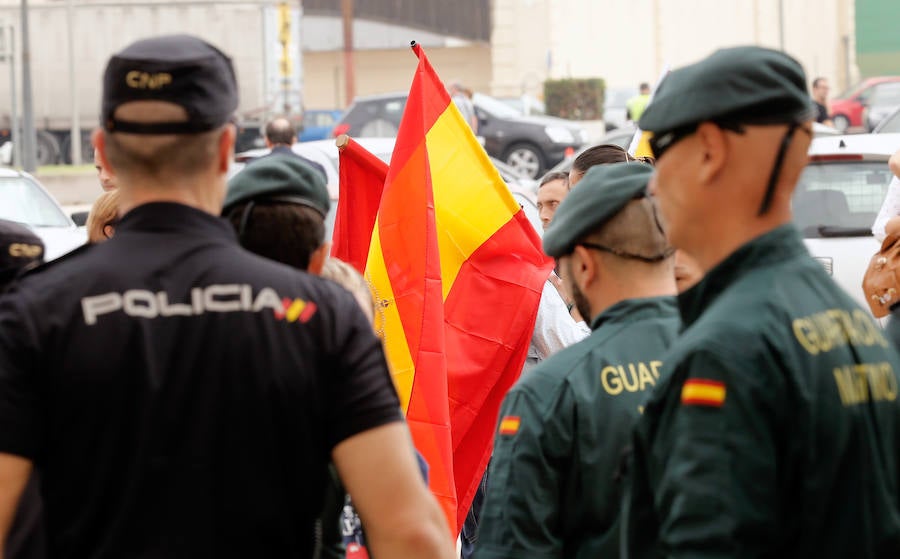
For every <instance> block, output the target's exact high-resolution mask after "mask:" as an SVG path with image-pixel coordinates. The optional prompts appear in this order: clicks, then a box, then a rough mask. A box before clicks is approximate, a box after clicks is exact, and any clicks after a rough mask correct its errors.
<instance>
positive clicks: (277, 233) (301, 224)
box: [226, 199, 325, 270]
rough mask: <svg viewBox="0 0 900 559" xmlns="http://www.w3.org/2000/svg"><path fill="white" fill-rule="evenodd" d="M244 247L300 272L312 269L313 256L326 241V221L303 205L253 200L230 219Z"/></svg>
mask: <svg viewBox="0 0 900 559" xmlns="http://www.w3.org/2000/svg"><path fill="white" fill-rule="evenodd" d="M226 217H227V219H228V221H230V222H231V225H232V227H234V230H235V231H237V233H238V240H239V241H240V243H241V246H243V247H244V248H246V249H247V250H249V251H250V252H253V253H256V254H258V255H260V256H264V257H266V258H268V259H270V260H275V261H276V262H281V263H282V264H287V265H288V266H292V267H294V268H297V269H299V270H306V269H308V268H309V261H310V258H311V257H312V254H313V252H315V251H316V249H318V248H319V247H321V246H322V243H323V242H324V240H325V221H324V219H322V215H321V214H320V213H319V212H317V211H316V210H314V209H312V208H310V207H308V206H303V205H300V204H285V203H279V202H276V201H270V200H265V199H261V200H249V201H247V202H243V203H240V204H238V205H236V206H234V207H233V208H231V209H230V210H229V212H228V215H227V216H226Z"/></svg>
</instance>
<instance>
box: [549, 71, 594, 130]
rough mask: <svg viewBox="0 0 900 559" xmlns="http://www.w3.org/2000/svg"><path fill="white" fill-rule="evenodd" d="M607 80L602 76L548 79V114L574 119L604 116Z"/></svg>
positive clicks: (592, 118)
mask: <svg viewBox="0 0 900 559" xmlns="http://www.w3.org/2000/svg"><path fill="white" fill-rule="evenodd" d="M605 90H606V82H604V81H603V79H602V78H584V79H565V80H547V81H545V82H544V103H546V105H547V114H548V115H553V116H558V117H561V118H569V119H572V120H600V119H602V118H603V99H604V92H605Z"/></svg>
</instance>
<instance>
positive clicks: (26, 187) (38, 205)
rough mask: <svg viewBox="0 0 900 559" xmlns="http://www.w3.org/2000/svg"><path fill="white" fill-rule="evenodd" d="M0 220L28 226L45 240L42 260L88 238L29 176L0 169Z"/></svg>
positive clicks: (51, 257) (72, 247)
mask: <svg viewBox="0 0 900 559" xmlns="http://www.w3.org/2000/svg"><path fill="white" fill-rule="evenodd" d="M0 219H7V220H10V221H15V222H18V223H21V224H23V225H25V226H27V227H29V228H30V229H31V230H32V231H34V233H35V234H36V235H37V236H38V237H40V238H41V240H43V241H44V260H53V259H54V258H57V257H59V256H62V255H63V254H65V253H67V252H69V251H71V250H72V249H74V248H76V247H79V246H81V245H83V244H84V243H85V242H86V241H87V235H86V234H85V231H84V229H83V228H79V227H77V226H76V225H75V223H74V222H72V219H71V218H70V217H69V216H68V215H66V213H65V212H64V211H63V210H62V208H61V207H60V206H59V204H58V203H57V202H56V200H55V199H54V198H53V196H51V195H50V193H49V192H47V191H46V190H45V189H44V187H43V186H41V184H40V183H39V182H38V181H37V180H36V179H35V178H34V177H32V176H31V175H29V174H28V173H24V172H21V171H16V170H15V169H8V168H5V167H0Z"/></svg>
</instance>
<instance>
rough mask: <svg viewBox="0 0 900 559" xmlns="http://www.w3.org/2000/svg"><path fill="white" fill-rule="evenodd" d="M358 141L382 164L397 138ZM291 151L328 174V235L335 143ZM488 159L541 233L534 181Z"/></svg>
mask: <svg viewBox="0 0 900 559" xmlns="http://www.w3.org/2000/svg"><path fill="white" fill-rule="evenodd" d="M354 141H356V142H357V143H358V144H360V145H361V146H362V147H363V148H365V149H366V150H368V151H369V152H370V153H371V154H372V155H374V156H375V157H377V158H378V159H381V160H382V161H384V162H385V163H388V164H390V162H391V154H392V153H393V151H394V143H395V142H396V138H354ZM291 150H293V152H294V153H296V154H297V155H302V156H303V157H305V158H307V159H310V160H312V161H315V162H316V163H318V164H320V165H321V166H322V167H324V168H325V174H326V175H327V179H328V180H327V186H328V195H329V197H330V198H331V211H330V212H328V215H327V216H326V217H325V236H326V238H329V239H330V238H331V235H332V233H333V231H334V218H335V215H336V210H337V200H338V185H339V184H340V172H339V168H340V167H339V165H340V158H339V155H340V154H339V150H338V148H337V146H336V145H335V141H334V140H333V139H331V140H317V141H313V142H301V143H295V144H294V145H293V146H291ZM269 151H270V150H269V149H268V148H262V149H254V150H250V151H245V152H242V153H239V154H237V155H235V158H234V159H235V161H234V163H233V164H232V165H231V168H230V169H229V171H228V177H229V178H231V177H233V176H234V175H236V174H237V173H238V172H240V170H241V169H243V168H244V165H246V164H247V163H249V162H251V161H253V160H254V159H258V158H260V157H262V156H264V155H268V154H269ZM491 162H492V163H493V164H494V166H495V167H497V170H498V171H499V172H500V176H501V177H502V178H503V180H504V181H505V182H506V184H507V185H508V186H509V188H510V191H511V192H512V193H513V197H514V198H516V201H518V202H519V205H521V206H522V207H523V208H524V209H525V215H526V216H527V217H528V220H529V221H530V222H531V224H532V225H533V226H534V227H535V229H536V230H537V231H538V234H541V233H543V230H542V228H541V226H540V223H541V222H540V218H539V217H538V214H537V206H535V205H534V201H535V192H536V191H537V183H536V182H535V181H533V180H532V179H529V178H527V177H525V176H524V175H522V174H521V173H519V172H518V171H516V170H515V169H514V168H512V167H510V166H509V165H506V164H505V163H503V162H502V161H498V160H496V159H494V158H491Z"/></svg>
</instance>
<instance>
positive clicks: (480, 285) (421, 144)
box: [366, 43, 553, 535]
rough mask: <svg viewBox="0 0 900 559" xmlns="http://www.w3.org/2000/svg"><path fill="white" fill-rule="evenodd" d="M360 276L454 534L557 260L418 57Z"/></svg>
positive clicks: (428, 66)
mask: <svg viewBox="0 0 900 559" xmlns="http://www.w3.org/2000/svg"><path fill="white" fill-rule="evenodd" d="M412 48H413V52H414V53H415V54H416V56H418V58H419V64H418V68H417V70H416V74H415V77H414V79H413V83H412V87H411V88H410V94H409V99H408V101H407V104H406V109H405V112H404V114H403V118H402V120H401V122H400V129H399V132H398V134H397V143H396V145H395V147H394V153H393V156H392V159H391V164H390V168H389V171H388V176H387V180H386V183H385V188H384V194H383V195H382V198H381V205H380V208H379V211H378V217H377V219H376V223H375V227H374V230H373V232H372V243H371V247H370V250H369V256H368V262H367V265H366V277H367V279H368V281H369V282H370V284H371V287H372V289H373V293H374V294H375V298H376V301H377V306H378V308H379V313H378V315H379V316H377V317H376V323H377V324H376V327H377V328H378V329H379V330H381V331H382V332H383V335H384V343H385V350H386V353H387V358H388V361H389V363H390V366H391V371H392V374H393V376H394V383H395V385H396V386H397V391H398V392H399V394H400V399H401V402H402V405H403V406H404V408H405V410H406V417H407V421H408V423H409V426H410V430H411V432H412V435H413V441H414V443H415V445H416V448H417V449H418V450H419V452H421V453H422V454H423V455H424V456H425V458H426V459H427V460H428V463H429V466H430V472H429V473H430V476H429V483H430V485H431V491H432V492H433V493H434V495H435V496H436V497H437V498H438V499H439V501H440V502H441V505H442V506H443V508H444V512H445V514H446V516H447V520H448V524H449V526H450V528H451V530H452V531H453V534H454V535H456V534H458V533H459V529H460V527H461V526H462V523H463V520H464V519H465V515H466V513H467V511H468V508H469V505H470V503H471V501H472V497H473V496H474V494H475V490H476V489H477V485H478V481H479V480H480V479H481V475H482V472H483V471H484V468H485V467H486V465H487V462H488V459H489V458H490V453H491V444H492V440H493V435H494V428H495V426H496V425H497V415H498V413H499V408H500V403H501V401H502V399H503V396H504V395H505V394H506V392H507V390H509V388H510V386H511V385H512V384H513V382H515V380H516V378H518V375H519V373H520V372H521V369H522V365H523V363H524V362H525V356H526V352H527V350H528V343H529V341H530V339H531V334H532V331H533V329H534V321H535V316H536V314H537V307H538V302H539V300H540V296H541V288H542V286H543V283H544V281H546V279H547V276H548V275H549V273H550V270H551V269H552V267H553V262H552V261H551V260H550V259H548V258H547V257H546V256H545V255H544V253H543V252H542V251H541V249H540V239H539V238H538V236H537V233H536V232H535V231H534V229H533V228H532V226H531V224H530V223H529V222H528V220H527V218H526V217H525V214H524V212H523V211H522V208H520V207H519V205H518V204H517V203H516V201H515V199H514V198H513V197H512V195H511V194H510V192H509V190H508V188H507V186H506V185H505V184H504V183H503V180H502V179H501V178H500V175H499V174H498V172H497V170H496V169H495V168H494V166H493V164H492V163H491V161H490V159H489V158H488V156H487V154H486V153H485V152H484V149H483V148H482V147H481V145H480V144H479V143H478V140H477V138H475V136H474V134H473V133H472V131H471V129H470V128H469V126H468V125H467V124H466V122H465V120H464V118H463V116H462V115H461V114H460V112H459V109H457V108H456V105H455V104H453V103H452V102H451V100H450V97H449V95H448V94H447V91H446V89H445V88H444V86H443V84H442V83H441V81H440V79H439V78H438V76H437V74H436V73H435V71H434V69H433V68H432V67H431V64H430V63H429V62H428V59H427V58H426V56H425V53H424V52H423V51H422V49H421V47H420V46H418V45H416V44H415V43H413V47H412Z"/></svg>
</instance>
